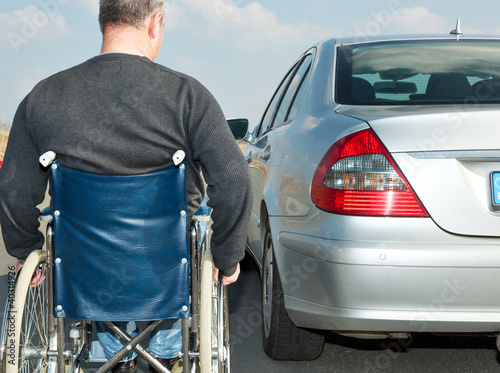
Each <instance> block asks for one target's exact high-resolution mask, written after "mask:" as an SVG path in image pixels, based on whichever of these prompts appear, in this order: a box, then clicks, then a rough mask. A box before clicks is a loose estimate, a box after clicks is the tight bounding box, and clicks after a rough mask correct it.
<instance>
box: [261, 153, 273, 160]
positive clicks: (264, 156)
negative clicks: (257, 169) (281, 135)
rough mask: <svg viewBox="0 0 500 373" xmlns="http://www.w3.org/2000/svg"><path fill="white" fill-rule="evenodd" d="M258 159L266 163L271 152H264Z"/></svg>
mask: <svg viewBox="0 0 500 373" xmlns="http://www.w3.org/2000/svg"><path fill="white" fill-rule="evenodd" d="M260 157H261V158H262V159H263V160H264V161H267V160H269V158H271V152H270V151H265V152H262V153H261V154H260Z"/></svg>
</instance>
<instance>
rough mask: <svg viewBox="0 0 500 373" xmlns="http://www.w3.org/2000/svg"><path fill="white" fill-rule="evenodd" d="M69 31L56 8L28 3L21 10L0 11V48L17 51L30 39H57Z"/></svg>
mask: <svg viewBox="0 0 500 373" xmlns="http://www.w3.org/2000/svg"><path fill="white" fill-rule="evenodd" d="M69 35H71V31H70V30H69V29H68V28H67V27H66V21H65V19H64V17H63V16H62V14H61V13H60V12H59V9H58V8H51V9H49V8H47V9H42V8H39V7H37V6H34V5H29V6H27V7H25V8H24V9H22V10H15V11H12V12H7V13H0V49H11V50H13V51H14V52H18V51H19V50H20V49H21V48H23V46H25V45H26V44H28V43H29V42H31V41H32V40H35V39H36V40H57V39H60V38H62V37H68V36H69Z"/></svg>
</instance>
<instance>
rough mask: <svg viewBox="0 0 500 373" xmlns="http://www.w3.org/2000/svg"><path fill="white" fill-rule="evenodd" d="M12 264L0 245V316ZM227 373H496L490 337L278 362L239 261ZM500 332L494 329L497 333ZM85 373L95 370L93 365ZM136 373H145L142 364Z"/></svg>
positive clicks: (352, 345) (254, 279) (337, 347)
mask: <svg viewBox="0 0 500 373" xmlns="http://www.w3.org/2000/svg"><path fill="white" fill-rule="evenodd" d="M14 263H15V261H14V260H13V259H12V258H11V257H9V256H8V255H7V253H6V252H5V249H4V247H3V244H2V245H0V307H1V308H0V310H1V311H0V313H1V316H2V317H3V312H4V304H5V299H6V294H7V272H8V267H9V266H10V265H13V264H14ZM229 297H230V305H229V308H230V318H231V319H230V327H231V349H232V350H231V361H232V367H231V370H232V372H233V373H260V372H262V373H264V372H265V373H292V372H297V373H299V372H300V373H302V372H313V373H321V372H349V373H350V372H354V373H357V372H367V373H373V372H384V373H385V372H387V373H396V372H398V373H399V372H405V373H412V372H415V373H426V372H432V373H434V372H443V373H447V372H450V373H466V372H471V373H477V372H485V373H486V372H500V363H499V361H498V354H497V351H496V349H495V341H494V338H491V337H469V338H466V337H438V336H432V335H428V334H417V335H413V339H411V340H408V341H399V342H398V341H391V340H378V341H366V340H356V339H351V338H346V337H341V336H338V335H335V334H328V335H327V344H326V345H325V349H324V352H323V354H322V355H321V356H320V358H318V359H317V360H315V361H312V362H279V361H273V360H271V359H269V358H268V357H267V356H266V355H265V353H264V352H263V350H262V347H261V338H262V336H261V315H260V297H261V291H260V280H259V275H258V272H257V270H256V269H255V267H254V265H253V263H252V262H251V261H249V260H245V261H244V263H243V266H242V274H241V277H240V280H239V281H238V282H237V283H236V284H234V285H231V286H230V287H229ZM499 329H500V328H499ZM88 368H89V369H87V370H86V371H87V372H93V371H95V370H96V364H92V365H91V366H89V367H88ZM139 368H140V371H142V372H147V366H146V365H145V364H144V363H140V365H139Z"/></svg>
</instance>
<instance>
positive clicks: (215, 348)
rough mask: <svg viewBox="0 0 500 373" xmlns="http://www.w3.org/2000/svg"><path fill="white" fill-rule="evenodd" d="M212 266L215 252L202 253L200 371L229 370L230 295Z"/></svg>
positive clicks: (221, 372) (220, 372)
mask: <svg viewBox="0 0 500 373" xmlns="http://www.w3.org/2000/svg"><path fill="white" fill-rule="evenodd" d="M213 268H214V266H213V258H212V253H211V252H210V251H208V250H207V251H205V252H204V253H203V256H202V266H201V281H200V293H201V294H200V367H201V373H213V372H217V373H229V372H230V350H229V323H228V320H229V313H228V312H227V295H226V296H225V294H224V293H225V289H224V288H223V286H222V285H221V284H218V283H216V282H215V281H214V279H213V276H212V273H213ZM221 289H222V290H221ZM221 295H222V296H221ZM219 315H220V316H221V317H219ZM220 320H222V326H221V325H220V322H221V321H220ZM221 329H222V331H221Z"/></svg>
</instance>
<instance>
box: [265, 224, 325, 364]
mask: <svg viewBox="0 0 500 373" xmlns="http://www.w3.org/2000/svg"><path fill="white" fill-rule="evenodd" d="M263 242H264V258H263V262H262V263H263V269H262V315H263V322H262V342H263V345H264V351H265V352H266V354H267V355H268V356H269V357H270V358H272V359H274V360H296V361H298V360H314V359H316V358H318V357H319V356H320V355H321V353H322V352H323V346H324V344H325V338H324V336H322V335H319V334H316V333H313V332H311V331H309V330H305V329H301V328H298V327H296V326H295V325H294V324H293V322H292V320H290V318H289V317H288V314H287V312H286V310H285V299H284V296H283V290H282V287H281V280H280V277H279V273H278V269H277V266H276V263H275V262H274V252H273V241H272V237H271V230H270V229H269V225H268V224H267V226H266V233H265V236H264V241H263Z"/></svg>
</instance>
